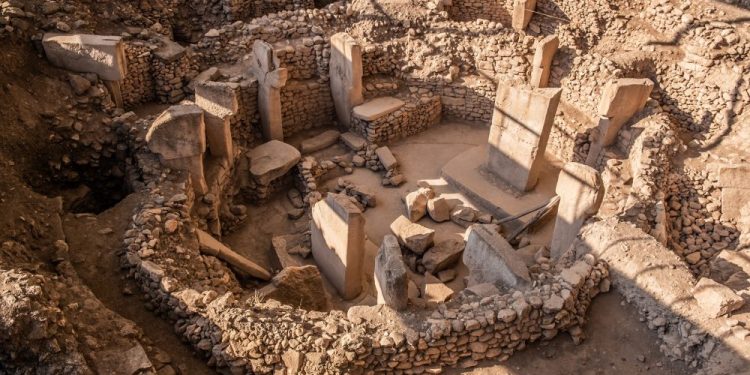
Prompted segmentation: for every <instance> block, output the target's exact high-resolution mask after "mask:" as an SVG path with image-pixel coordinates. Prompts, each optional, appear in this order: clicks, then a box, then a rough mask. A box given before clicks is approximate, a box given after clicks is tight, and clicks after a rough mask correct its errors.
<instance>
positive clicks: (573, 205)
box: [550, 162, 604, 259]
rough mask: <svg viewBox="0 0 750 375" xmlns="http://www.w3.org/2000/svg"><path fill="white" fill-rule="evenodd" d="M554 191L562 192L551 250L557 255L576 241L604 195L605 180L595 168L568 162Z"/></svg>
mask: <svg viewBox="0 0 750 375" xmlns="http://www.w3.org/2000/svg"><path fill="white" fill-rule="evenodd" d="M555 192H556V193H557V195H559V196H560V204H559V206H558V207H557V219H556V220H555V230H554V233H553V234H552V243H551V244H550V254H551V256H552V259H558V258H559V257H560V256H561V255H562V254H563V253H565V251H567V250H568V248H569V247H570V245H572V244H573V241H574V240H575V238H576V236H578V231H579V230H580V229H581V226H583V222H584V221H586V219H588V218H589V217H590V216H592V215H594V214H596V212H597V211H598V210H599V206H601V204H602V199H603V198H604V183H603V182H602V178H601V176H600V175H599V172H597V171H596V169H594V168H591V167H589V166H587V165H583V164H580V163H573V162H571V163H567V164H565V166H564V167H563V169H562V170H561V171H560V176H559V177H558V179H557V187H556V188H555Z"/></svg>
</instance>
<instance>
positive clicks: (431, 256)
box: [422, 239, 466, 275]
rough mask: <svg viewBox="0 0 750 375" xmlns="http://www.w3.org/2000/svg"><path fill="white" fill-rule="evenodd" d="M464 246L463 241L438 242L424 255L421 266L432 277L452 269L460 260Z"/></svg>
mask: <svg viewBox="0 0 750 375" xmlns="http://www.w3.org/2000/svg"><path fill="white" fill-rule="evenodd" d="M465 246H466V244H465V243H464V241H463V240H455V239H451V240H445V241H442V242H439V243H437V244H436V245H435V246H433V247H431V248H430V249H429V250H427V251H426V252H425V253H424V256H423V257H422V265H424V268H425V269H426V270H427V271H428V272H430V273H432V274H433V275H434V274H437V273H438V272H440V271H442V270H444V269H447V268H450V267H453V265H455V264H456V262H458V260H459V259H461V254H463V252H464V247H465Z"/></svg>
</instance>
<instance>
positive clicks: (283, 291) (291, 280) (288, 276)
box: [259, 265, 329, 311]
mask: <svg viewBox="0 0 750 375" xmlns="http://www.w3.org/2000/svg"><path fill="white" fill-rule="evenodd" d="M259 294H260V295H261V296H262V297H264V298H271V299H274V300H277V301H279V302H281V303H284V304H287V305H290V306H293V307H296V308H302V309H305V310H315V311H328V308H329V305H328V295H327V294H326V292H325V289H324V287H323V279H322V278H321V276H320V271H318V267H315V266H313V265H308V266H302V267H287V268H284V269H283V270H281V272H279V273H278V274H277V275H276V276H274V277H273V279H272V280H271V284H269V285H267V286H265V287H263V288H261V289H260V291H259Z"/></svg>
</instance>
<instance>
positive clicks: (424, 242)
mask: <svg viewBox="0 0 750 375" xmlns="http://www.w3.org/2000/svg"><path fill="white" fill-rule="evenodd" d="M391 232H393V234H395V235H396V237H397V238H398V240H399V242H400V243H402V244H403V245H404V246H405V247H406V248H407V249H409V250H411V251H413V252H414V253H416V254H422V253H424V252H425V251H426V250H427V249H428V248H430V247H431V246H432V244H433V241H434V239H435V231H434V230H433V229H429V228H427V227H424V226H422V225H419V224H417V223H413V222H411V220H409V219H408V218H407V217H406V216H404V215H401V216H399V217H398V218H396V220H395V221H393V223H391Z"/></svg>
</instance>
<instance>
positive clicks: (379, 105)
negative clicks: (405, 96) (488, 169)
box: [354, 96, 404, 121]
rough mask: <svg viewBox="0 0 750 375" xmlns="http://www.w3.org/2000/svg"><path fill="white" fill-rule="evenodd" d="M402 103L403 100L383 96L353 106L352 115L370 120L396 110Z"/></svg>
mask: <svg viewBox="0 0 750 375" xmlns="http://www.w3.org/2000/svg"><path fill="white" fill-rule="evenodd" d="M403 105H404V101H403V100H401V99H396V98H394V97H392V96H383V97H380V98H375V99H373V100H370V101H368V102H365V103H364V104H362V105H358V106H356V107H354V116H355V117H357V118H360V119H362V120H366V121H372V120H375V119H378V118H380V117H383V116H385V115H387V114H389V113H391V112H394V111H396V110H397V109H399V108H401V107H403Z"/></svg>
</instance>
